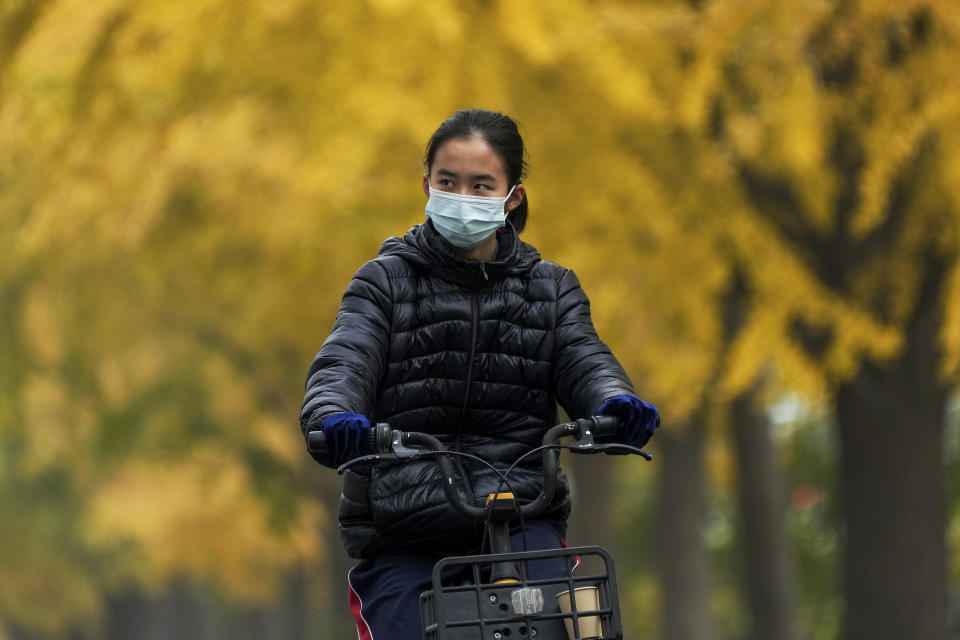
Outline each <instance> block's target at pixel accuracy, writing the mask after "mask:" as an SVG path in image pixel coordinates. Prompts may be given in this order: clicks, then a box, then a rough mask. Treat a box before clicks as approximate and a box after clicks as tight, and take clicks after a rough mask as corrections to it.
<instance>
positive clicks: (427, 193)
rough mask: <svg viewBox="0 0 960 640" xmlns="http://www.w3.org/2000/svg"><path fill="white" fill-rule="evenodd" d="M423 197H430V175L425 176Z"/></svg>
mask: <svg viewBox="0 0 960 640" xmlns="http://www.w3.org/2000/svg"><path fill="white" fill-rule="evenodd" d="M423 195H425V196H427V197H428V198H429V197H430V174H429V173H425V174H423Z"/></svg>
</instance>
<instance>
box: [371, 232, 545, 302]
mask: <svg viewBox="0 0 960 640" xmlns="http://www.w3.org/2000/svg"><path fill="white" fill-rule="evenodd" d="M378 255H381V256H400V257H402V258H403V259H404V260H406V261H408V262H410V263H411V264H413V265H414V266H415V267H417V268H419V269H422V270H424V271H427V272H429V273H432V274H436V275H437V276H439V277H441V278H443V279H444V280H448V281H450V282H454V283H457V284H460V285H463V286H479V285H481V284H483V283H484V282H485V280H495V279H496V280H499V279H501V278H504V277H507V276H519V275H523V274H525V273H527V272H529V271H530V269H532V268H533V266H534V265H535V264H536V263H537V262H539V261H540V253H539V252H538V251H537V250H536V249H535V248H534V247H533V245H531V244H527V243H526V242H524V241H523V240H521V239H520V238H518V237H517V233H516V231H515V229H514V228H513V225H512V224H510V223H509V222H508V223H507V226H506V227H504V228H503V229H502V230H501V231H500V232H499V235H498V236H497V255H496V256H495V257H494V259H493V260H491V261H490V262H484V263H481V262H479V261H478V260H472V259H468V258H464V257H462V256H461V255H460V254H458V253H457V252H456V251H455V250H454V248H453V246H452V245H450V244H449V243H448V242H447V241H446V240H444V239H443V236H441V235H440V234H439V233H438V232H437V230H436V229H435V228H434V226H433V223H432V222H430V220H426V221H424V222H423V223H421V224H418V225H417V226H415V227H413V228H411V229H410V230H409V231H407V233H406V234H404V236H403V237H402V238H399V237H396V236H394V237H391V238H387V240H386V241H385V242H384V243H383V245H382V246H381V247H380V251H379V254H378ZM481 265H482V268H481ZM484 274H486V277H484Z"/></svg>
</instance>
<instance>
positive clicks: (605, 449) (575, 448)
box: [567, 441, 653, 462]
mask: <svg viewBox="0 0 960 640" xmlns="http://www.w3.org/2000/svg"><path fill="white" fill-rule="evenodd" d="M567 449H569V450H570V452H571V453H576V454H578V455H590V454H594V453H605V454H607V455H610V456H628V455H638V456H640V457H641V458H643V459H644V460H646V461H647V462H649V461H651V460H653V456H652V455H650V454H649V453H647V452H646V451H644V450H643V449H639V448H637V447H631V446H630V445H628V444H621V443H618V442H608V443H604V444H597V443H596V442H592V441H591V442H588V443H585V442H579V441H577V442H574V443H572V444H570V445H569V446H567Z"/></svg>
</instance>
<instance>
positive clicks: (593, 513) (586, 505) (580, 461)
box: [564, 455, 643, 558]
mask: <svg viewBox="0 0 960 640" xmlns="http://www.w3.org/2000/svg"><path fill="white" fill-rule="evenodd" d="M613 460H614V459H613V458H608V457H607V456H587V455H565V459H564V464H565V466H569V468H570V471H571V474H570V480H571V484H572V485H573V486H572V489H573V513H572V514H571V517H570V526H569V530H568V532H567V542H568V544H570V546H577V545H587V544H595V545H600V546H601V547H606V548H607V549H608V550H609V551H610V552H611V554H613V557H614V558H616V557H617V549H616V540H615V539H614V535H613V531H612V529H613V527H612V525H611V519H610V515H611V512H612V509H611V505H610V502H611V498H612V492H613V488H612V487H613ZM639 462H643V461H642V460H639Z"/></svg>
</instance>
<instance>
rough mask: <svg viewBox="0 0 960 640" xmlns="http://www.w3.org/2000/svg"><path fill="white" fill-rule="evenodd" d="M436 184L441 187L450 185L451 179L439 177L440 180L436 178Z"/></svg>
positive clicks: (451, 184)
mask: <svg viewBox="0 0 960 640" xmlns="http://www.w3.org/2000/svg"><path fill="white" fill-rule="evenodd" d="M437 185H438V186H441V187H452V186H453V180H447V179H446V178H441V179H440V180H437Z"/></svg>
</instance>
